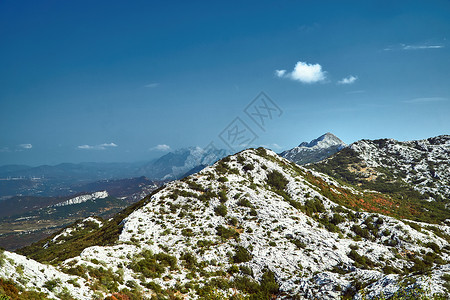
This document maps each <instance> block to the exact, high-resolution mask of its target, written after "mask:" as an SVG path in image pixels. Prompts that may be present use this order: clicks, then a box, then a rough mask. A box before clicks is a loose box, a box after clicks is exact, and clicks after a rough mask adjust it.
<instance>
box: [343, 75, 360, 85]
mask: <svg viewBox="0 0 450 300" xmlns="http://www.w3.org/2000/svg"><path fill="white" fill-rule="evenodd" d="M357 79H358V77H357V76H353V75H350V76H347V77H345V78H342V79H341V80H339V81H338V84H352V83H354V82H355V81H356V80H357Z"/></svg>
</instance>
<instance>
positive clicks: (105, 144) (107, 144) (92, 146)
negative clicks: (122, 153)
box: [77, 143, 118, 150]
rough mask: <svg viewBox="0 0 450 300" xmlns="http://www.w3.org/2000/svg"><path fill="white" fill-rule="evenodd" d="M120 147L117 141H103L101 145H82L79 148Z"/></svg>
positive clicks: (101, 148)
mask: <svg viewBox="0 0 450 300" xmlns="http://www.w3.org/2000/svg"><path fill="white" fill-rule="evenodd" d="M115 147H118V145H117V144H115V143H103V144H100V145H80V146H78V147H77V148H78V149H81V150H106V149H108V148H115Z"/></svg>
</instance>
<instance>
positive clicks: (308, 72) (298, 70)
mask: <svg viewBox="0 0 450 300" xmlns="http://www.w3.org/2000/svg"><path fill="white" fill-rule="evenodd" d="M275 76H277V77H279V78H287V79H291V80H294V81H299V82H302V83H316V82H321V81H324V80H325V79H326V72H325V71H323V70H322V66H321V65H320V64H309V63H306V62H302V61H298V62H297V63H296V64H295V66H294V70H292V72H287V71H286V70H275Z"/></svg>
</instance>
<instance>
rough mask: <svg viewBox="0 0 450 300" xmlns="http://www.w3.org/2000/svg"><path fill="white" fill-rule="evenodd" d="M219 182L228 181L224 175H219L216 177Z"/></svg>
mask: <svg viewBox="0 0 450 300" xmlns="http://www.w3.org/2000/svg"><path fill="white" fill-rule="evenodd" d="M217 180H218V181H219V182H227V181H228V178H226V177H223V176H222V177H219V179H217Z"/></svg>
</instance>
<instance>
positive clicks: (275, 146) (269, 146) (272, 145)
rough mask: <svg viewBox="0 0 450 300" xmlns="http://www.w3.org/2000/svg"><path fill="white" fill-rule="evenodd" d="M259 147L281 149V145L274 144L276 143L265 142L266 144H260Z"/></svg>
mask: <svg viewBox="0 0 450 300" xmlns="http://www.w3.org/2000/svg"><path fill="white" fill-rule="evenodd" d="M261 147H264V148H267V149H277V150H279V149H281V146H280V145H278V144H276V143H273V144H267V145H261Z"/></svg>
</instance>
